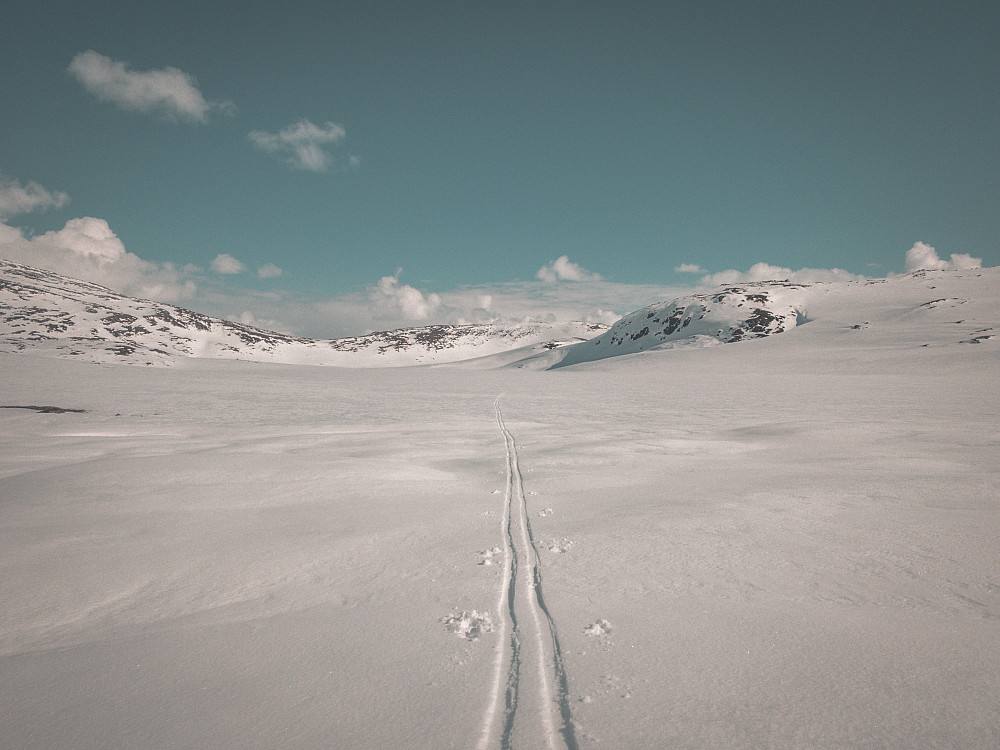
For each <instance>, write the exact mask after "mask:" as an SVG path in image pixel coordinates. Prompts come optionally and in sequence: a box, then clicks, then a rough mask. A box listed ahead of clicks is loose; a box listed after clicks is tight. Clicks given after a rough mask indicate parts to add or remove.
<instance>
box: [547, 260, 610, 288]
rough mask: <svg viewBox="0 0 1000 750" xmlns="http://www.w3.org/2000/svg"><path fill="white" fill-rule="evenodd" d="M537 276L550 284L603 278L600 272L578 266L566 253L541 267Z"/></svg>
mask: <svg viewBox="0 0 1000 750" xmlns="http://www.w3.org/2000/svg"><path fill="white" fill-rule="evenodd" d="M535 277H536V278H537V279H539V280H540V281H544V282H546V283H549V284H554V283H555V282H557V281H600V279H601V277H600V276H599V275H598V274H596V273H591V272H590V271H588V270H586V269H585V268H582V267H580V266H578V265H577V264H576V263H574V262H572V261H571V260H570V259H569V257H568V256H566V255H560V256H559V257H558V258H556V259H555V260H554V261H552V262H551V263H549V264H548V265H546V266H542V267H541V268H539V269H538V273H537V274H535Z"/></svg>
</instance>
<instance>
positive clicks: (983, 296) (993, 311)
mask: <svg viewBox="0 0 1000 750" xmlns="http://www.w3.org/2000/svg"><path fill="white" fill-rule="evenodd" d="M998 282H1000V269H997V268H982V269H967V270H957V271H956V270H949V271H916V272H913V273H910V274H906V275H903V276H893V277H890V278H886V279H868V280H864V281H849V282H833V283H812V284H795V283H790V282H788V281H762V282H753V283H744V284H739V285H735V286H727V287H724V288H721V289H717V290H715V291H712V292H708V293H702V294H692V295H689V296H685V297H680V298H678V299H675V300H672V301H669V302H659V303H656V304H653V305H649V306H648V307H644V308H643V309H641V310H637V311H635V312H633V313H630V314H629V315H626V316H625V317H624V318H622V319H621V320H619V321H618V322H617V323H615V324H614V325H613V326H612V327H611V328H610V329H609V330H608V331H607V332H605V333H602V334H601V335H599V336H597V337H595V338H594V339H592V340H590V341H587V342H585V343H581V344H576V345H573V346H569V347H566V348H565V349H563V350H561V351H560V352H558V357H557V358H554V359H558V361H556V362H554V366H556V367H564V366H567V365H573V364H579V363H582V362H591V361H594V360H599V359H606V358H608V357H616V356H619V355H622V354H635V353H637V352H642V351H646V350H649V349H671V348H678V347H691V346H698V347H704V346H715V345H718V344H731V343H736V342H740V341H746V340H749V339H756V338H762V337H765V336H772V335H774V334H780V333H786V332H788V331H791V330H793V329H795V328H796V327H798V326H801V325H802V324H803V323H809V329H810V330H811V331H812V332H814V333H815V335H818V336H824V337H827V343H828V344H833V343H834V342H835V341H836V342H839V344H841V345H845V346H859V347H860V346H866V347H873V346H874V347H886V346H900V345H905V346H921V347H923V346H943V345H952V344H968V343H983V342H986V341H990V340H991V339H994V343H996V340H995V339H996V337H997V335H998V331H1000V290H998V288H997V287H998ZM959 308H961V313H962V314H961V315H959V314H958V312H959ZM861 332H866V333H865V336H863V337H861V338H858V337H857V334H859V333H861ZM845 335H848V336H850V335H855V338H851V339H849V340H848V339H844V338H843V336H845Z"/></svg>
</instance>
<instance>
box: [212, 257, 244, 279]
mask: <svg viewBox="0 0 1000 750" xmlns="http://www.w3.org/2000/svg"><path fill="white" fill-rule="evenodd" d="M211 267H212V270H213V271H215V272H216V273H222V274H226V275H227V276H232V275H235V274H238V273H243V272H244V271H245V270H247V267H246V266H245V265H243V264H242V263H241V262H240V261H238V260H236V258H234V257H233V256H232V255H229V254H228V253H219V254H218V255H216V256H215V258H214V259H213V260H212V265H211Z"/></svg>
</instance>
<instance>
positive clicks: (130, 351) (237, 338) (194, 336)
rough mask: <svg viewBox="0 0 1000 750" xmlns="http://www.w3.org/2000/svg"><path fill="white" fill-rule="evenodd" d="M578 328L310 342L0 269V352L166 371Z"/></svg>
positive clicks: (373, 361)
mask: <svg viewBox="0 0 1000 750" xmlns="http://www.w3.org/2000/svg"><path fill="white" fill-rule="evenodd" d="M605 329H606V326H595V325H590V324H587V323H562V324H553V323H523V324H511V325H501V324H481V325H435V326H427V327H424V328H412V329H401V330H397V331H388V332H381V333H372V334H369V335H366V336H355V337H350V338H342V339H333V340H313V339H306V338H299V337H295V336H289V335H286V334H282V333H275V332H273V331H264V330H261V329H259V328H254V327H252V326H247V325H243V324H240V323H234V322H232V321H227V320H220V319H218V318H212V317H209V316H207V315H202V314H200V313H196V312H192V311H191V310H186V309H184V308H182V307H176V306H174V305H167V304H163V303H159V302H151V301H148V300H139V299H134V298H131V297H126V296H124V295H121V294H118V293H117V292H113V291H111V290H110V289H106V288H105V287H102V286H98V285H97V284H92V283H89V282H85V281H79V280H77V279H71V278H68V277H65V276H61V275H59V274H56V273H52V272H50V271H44V270H41V269H37V268H31V267H29V266H24V265H21V264H18V263H13V262H11V261H6V260H0V351H25V350H30V351H33V352H35V353H39V354H46V355H52V356H60V357H78V358H83V359H88V360H91V361H95V362H109V361H111V362H125V363H129V364H146V365H169V364H171V363H172V362H174V361H176V360H177V358H180V357H197V358H207V359H246V360H255V361H272V362H288V363H296V364H316V365H339V366H344V367H378V366H402V365H414V364H428V363H440V362H452V361H457V360H464V359H469V358H473V357H481V356H484V355H490V354H496V353H499V352H504V351H508V350H511V349H517V348H521V347H526V346H532V345H533V346H538V347H545V346H559V345H562V344H564V343H567V342H575V341H583V340H586V339H588V338H590V337H591V336H593V335H595V334H596V333H600V332H601V331H603V330H605Z"/></svg>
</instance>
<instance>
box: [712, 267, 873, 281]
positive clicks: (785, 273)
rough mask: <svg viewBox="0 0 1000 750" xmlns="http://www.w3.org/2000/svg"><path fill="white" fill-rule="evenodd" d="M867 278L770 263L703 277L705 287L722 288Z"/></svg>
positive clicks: (846, 273)
mask: <svg viewBox="0 0 1000 750" xmlns="http://www.w3.org/2000/svg"><path fill="white" fill-rule="evenodd" d="M863 278H865V277H864V276H862V275H860V274H856V273H851V272H849V271H845V270H844V269H842V268H800V269H799V270H798V271H793V270H792V269H791V268H783V267H781V266H772V265H770V264H769V263H755V264H754V265H752V266H750V268H749V269H747V270H746V271H737V270H736V269H729V270H727V271H720V272H719V273H712V274H707V275H705V276H702V277H701V283H702V284H703V285H705V286H720V285H725V284H742V283H747V282H753V281H791V282H793V283H796V284H807V283H810V282H817V281H826V282H829V281H858V280H860V279H863Z"/></svg>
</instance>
